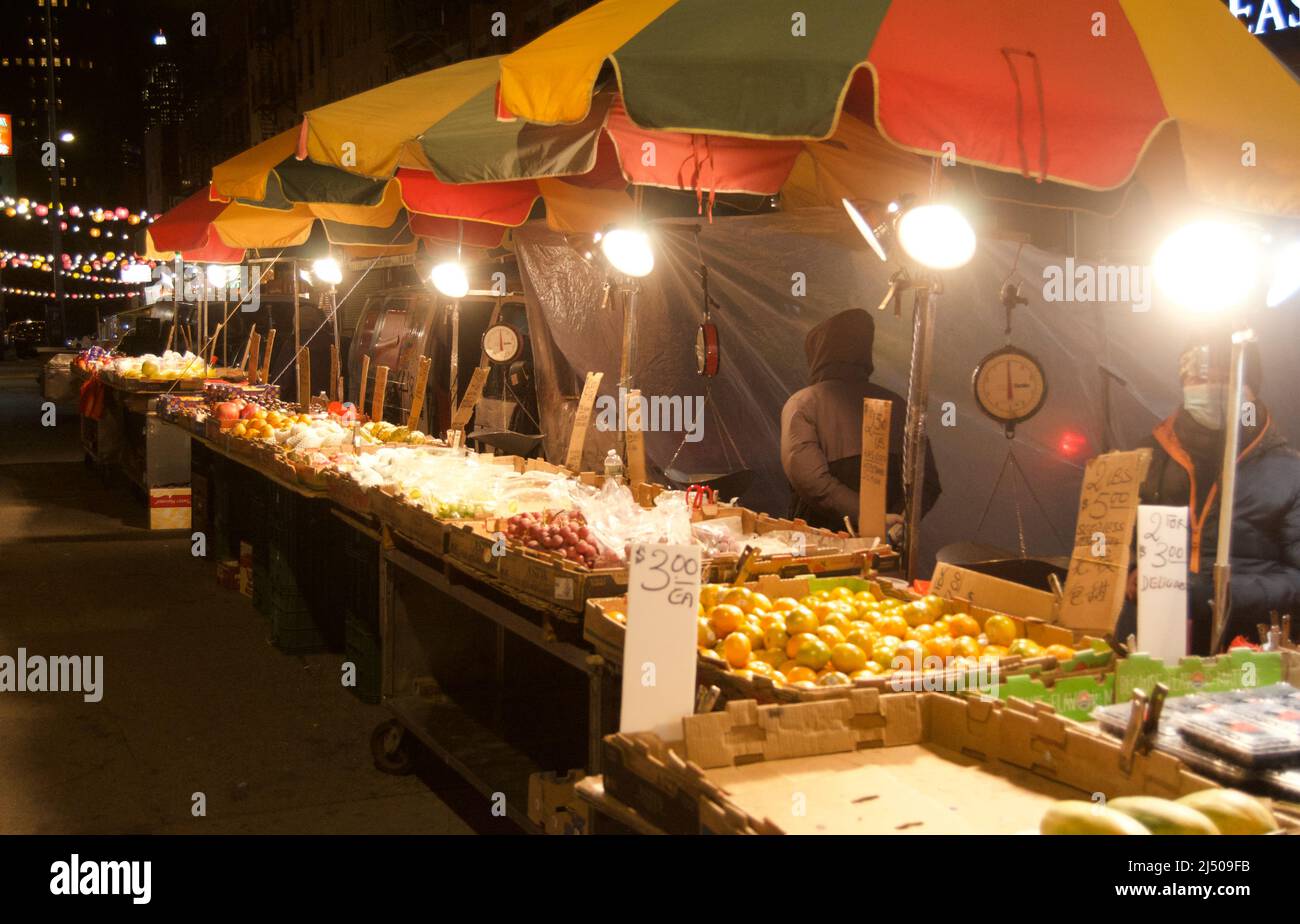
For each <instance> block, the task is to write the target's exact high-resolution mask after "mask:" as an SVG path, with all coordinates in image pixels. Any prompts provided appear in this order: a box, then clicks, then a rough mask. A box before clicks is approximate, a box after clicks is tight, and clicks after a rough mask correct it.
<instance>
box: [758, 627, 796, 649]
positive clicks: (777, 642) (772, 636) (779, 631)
mask: <svg viewBox="0 0 1300 924" xmlns="http://www.w3.org/2000/svg"><path fill="white" fill-rule="evenodd" d="M763 644H764V645H765V646H766V647H768V648H779V649H780V650H781V651H784V650H785V646H786V645H788V644H790V633H789V632H787V631H785V626H772V627H771V628H770V629H768V630H767V631H766V632H764V633H763Z"/></svg>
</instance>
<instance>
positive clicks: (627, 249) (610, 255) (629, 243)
mask: <svg viewBox="0 0 1300 924" xmlns="http://www.w3.org/2000/svg"><path fill="white" fill-rule="evenodd" d="M600 250H601V253H603V254H604V255H605V259H606V260H608V261H609V263H610V265H611V266H612V267H614V269H616V270H618V271H619V272H620V273H622V274H623V275H624V276H637V277H640V276H648V275H650V272H651V271H652V270H653V269H654V268H655V252H654V248H653V247H651V246H650V236H649V235H648V234H646V233H645V232H644V231H642V230H641V229H639V228H611V229H610V230H608V231H606V232H605V233H604V234H603V235H601V237H600Z"/></svg>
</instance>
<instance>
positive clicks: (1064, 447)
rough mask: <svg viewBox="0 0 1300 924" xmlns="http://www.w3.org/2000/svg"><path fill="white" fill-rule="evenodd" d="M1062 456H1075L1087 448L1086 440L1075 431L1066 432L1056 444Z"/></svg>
mask: <svg viewBox="0 0 1300 924" xmlns="http://www.w3.org/2000/svg"><path fill="white" fill-rule="evenodd" d="M1056 448H1057V451H1058V452H1060V453H1061V455H1063V456H1077V455H1078V454H1079V453H1081V452H1083V451H1084V450H1085V449H1087V448H1088V438H1087V437H1086V436H1084V435H1083V434H1082V433H1079V432H1077V431H1075V430H1066V431H1065V432H1064V433H1062V434H1061V438H1060V440H1059V441H1058V442H1057V444H1056Z"/></svg>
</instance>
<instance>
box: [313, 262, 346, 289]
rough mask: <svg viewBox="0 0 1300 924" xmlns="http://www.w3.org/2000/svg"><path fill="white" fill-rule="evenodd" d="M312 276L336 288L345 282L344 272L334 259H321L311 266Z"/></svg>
mask: <svg viewBox="0 0 1300 924" xmlns="http://www.w3.org/2000/svg"><path fill="white" fill-rule="evenodd" d="M311 271H312V275H314V276H315V277H316V278H317V279H319V280H320V281H321V282H323V283H325V284H327V285H331V286H336V285H338V284H339V283H340V282H342V281H343V270H342V268H340V267H339V261H338V260H335V259H334V258H333V257H321V258H320V259H319V260H317V261H316V262H315V263H313V264H312V265H311Z"/></svg>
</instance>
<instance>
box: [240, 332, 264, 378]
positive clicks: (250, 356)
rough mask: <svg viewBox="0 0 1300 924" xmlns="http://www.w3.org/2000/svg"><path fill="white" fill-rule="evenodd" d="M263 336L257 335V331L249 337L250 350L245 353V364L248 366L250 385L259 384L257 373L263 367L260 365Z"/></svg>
mask: <svg viewBox="0 0 1300 924" xmlns="http://www.w3.org/2000/svg"><path fill="white" fill-rule="evenodd" d="M261 349H262V338H261V337H259V336H258V335H257V331H253V333H252V334H251V335H250V336H249V338H248V350H247V351H246V352H245V353H244V365H246V366H247V367H248V382H249V384H250V385H256V384H257V373H258V370H259V369H260V368H261V367H260V366H259V365H258V362H257V360H258V357H259V356H260V355H261Z"/></svg>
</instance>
